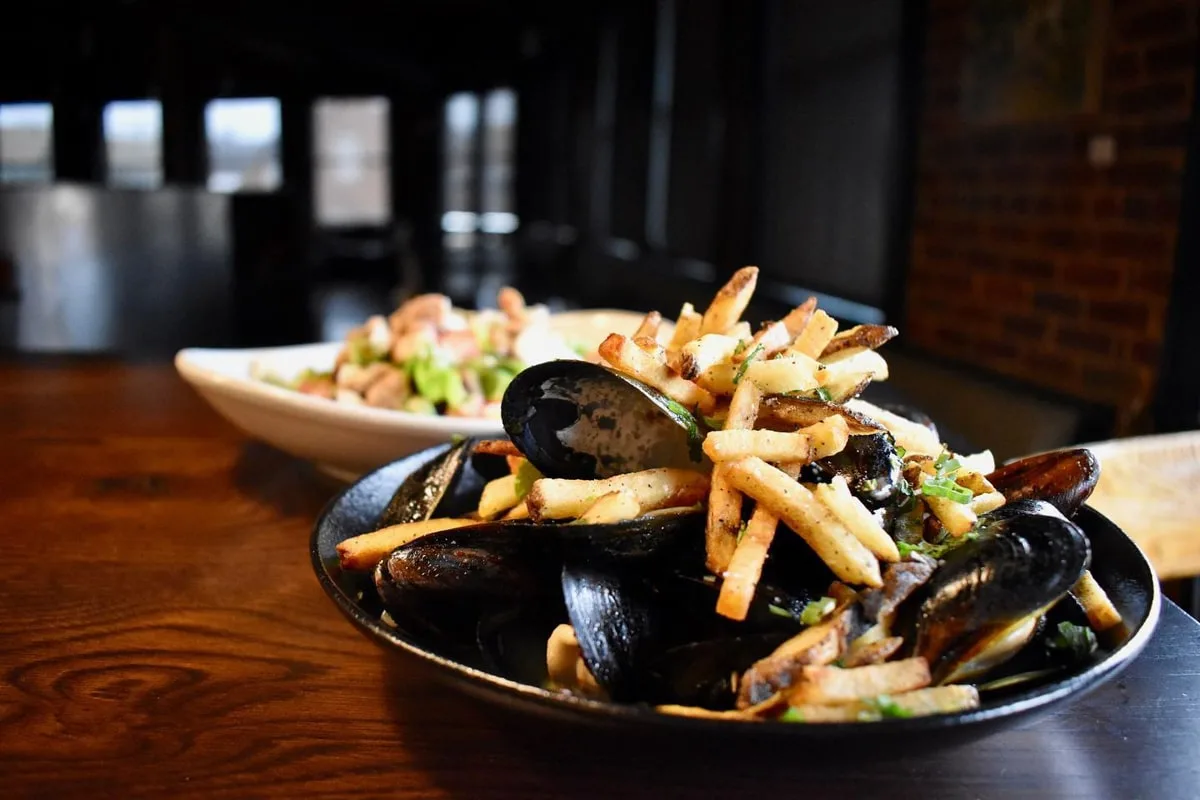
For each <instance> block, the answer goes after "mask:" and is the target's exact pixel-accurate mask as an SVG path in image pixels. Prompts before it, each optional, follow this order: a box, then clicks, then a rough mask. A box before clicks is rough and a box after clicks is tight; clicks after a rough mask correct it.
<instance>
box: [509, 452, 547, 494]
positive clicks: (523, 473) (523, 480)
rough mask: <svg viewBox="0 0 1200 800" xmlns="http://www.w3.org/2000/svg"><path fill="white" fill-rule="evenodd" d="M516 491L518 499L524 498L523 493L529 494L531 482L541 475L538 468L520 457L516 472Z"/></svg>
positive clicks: (531, 486)
mask: <svg viewBox="0 0 1200 800" xmlns="http://www.w3.org/2000/svg"><path fill="white" fill-rule="evenodd" d="M516 477H517V480H516V487H515V490H516V493H517V499H518V500H524V499H525V495H527V494H529V490H530V489H532V488H533V482H534V481H536V480H537V479H538V478H540V477H542V473H540V472H538V468H537V467H535V466H534V465H533V464H530V463H529V462H528V461H526V460H524V459H522V460H521V464H520V466H518V467H517V472H516Z"/></svg>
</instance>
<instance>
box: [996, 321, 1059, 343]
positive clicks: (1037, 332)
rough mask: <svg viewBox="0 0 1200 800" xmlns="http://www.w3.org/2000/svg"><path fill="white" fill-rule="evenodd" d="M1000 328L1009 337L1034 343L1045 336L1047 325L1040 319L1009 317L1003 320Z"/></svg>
mask: <svg viewBox="0 0 1200 800" xmlns="http://www.w3.org/2000/svg"><path fill="white" fill-rule="evenodd" d="M1000 327H1001V329H1002V330H1003V331H1004V332H1005V333H1007V334H1009V335H1010V336H1013V337H1016V338H1018V339H1026V340H1029V341H1036V340H1038V339H1041V338H1042V337H1043V336H1045V334H1046V327H1047V323H1046V320H1045V319H1043V318H1042V317H1036V316H1022V315H1010V316H1007V317H1005V318H1004V320H1003V322H1001V325H1000Z"/></svg>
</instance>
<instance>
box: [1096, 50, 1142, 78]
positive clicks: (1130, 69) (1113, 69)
mask: <svg viewBox="0 0 1200 800" xmlns="http://www.w3.org/2000/svg"><path fill="white" fill-rule="evenodd" d="M1141 76H1142V56H1141V53H1139V52H1138V51H1136V50H1127V51H1125V52H1123V53H1112V54H1110V55H1109V56H1108V58H1107V59H1105V61H1104V80H1105V82H1106V83H1133V82H1134V81H1135V80H1136V79H1138V78H1140V77H1141Z"/></svg>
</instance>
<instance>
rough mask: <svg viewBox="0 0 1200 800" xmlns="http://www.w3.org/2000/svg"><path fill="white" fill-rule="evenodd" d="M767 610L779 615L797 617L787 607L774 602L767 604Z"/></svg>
mask: <svg viewBox="0 0 1200 800" xmlns="http://www.w3.org/2000/svg"><path fill="white" fill-rule="evenodd" d="M767 611H770V612H771V613H772V614H774V615H775V616H777V617H787V618H788V619H795V618H796V615H795V614H793V613H792V612H790V611H788V610H787V609H786V608H783V607H782V606H777V605H775V604H774V603H768V604H767Z"/></svg>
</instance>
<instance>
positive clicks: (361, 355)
mask: <svg viewBox="0 0 1200 800" xmlns="http://www.w3.org/2000/svg"><path fill="white" fill-rule="evenodd" d="M346 351H347V355H348V356H349V358H350V363H351V364H355V365H357V366H360V367H365V366H366V365H367V364H370V363H371V362H372V361H382V360H383V358H384V357H385V356H386V355H387V353H386V352H383V353H381V352H379V351H378V350H376V349H375V348H373V347H371V340H370V339H368V338H367V337H366V336H359V337H356V338H354V339H351V340H350V341H348V342H346Z"/></svg>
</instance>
